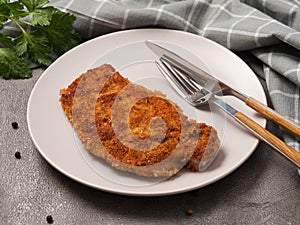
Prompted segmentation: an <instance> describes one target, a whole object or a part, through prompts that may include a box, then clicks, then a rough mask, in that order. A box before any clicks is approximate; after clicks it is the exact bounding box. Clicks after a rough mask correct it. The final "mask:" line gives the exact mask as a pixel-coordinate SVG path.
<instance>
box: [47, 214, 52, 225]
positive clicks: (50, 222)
mask: <svg viewBox="0 0 300 225" xmlns="http://www.w3.org/2000/svg"><path fill="white" fill-rule="evenodd" d="M46 220H47V223H49V224H52V223H53V217H52V216H51V215H48V216H47V217H46Z"/></svg>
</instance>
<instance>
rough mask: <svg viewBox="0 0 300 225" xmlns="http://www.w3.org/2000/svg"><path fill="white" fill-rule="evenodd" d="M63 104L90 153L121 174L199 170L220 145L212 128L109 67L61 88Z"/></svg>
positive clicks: (160, 95) (96, 69)
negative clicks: (123, 172)
mask: <svg viewBox="0 0 300 225" xmlns="http://www.w3.org/2000/svg"><path fill="white" fill-rule="evenodd" d="M60 103H61V106H62V108H63V110H64V112H65V114H66V116H67V117H68V119H69V121H70V123H71V124H72V126H73V127H74V129H75V131H76V133H77V135H78V137H79V139H80V140H81V142H82V144H83V146H84V147H85V148H86V150H88V151H89V152H91V153H93V154H94V155H96V156H98V157H100V158H102V159H104V160H106V161H107V162H108V163H109V164H110V165H112V166H113V167H115V168H117V169H119V170H122V171H128V172H132V173H135V174H138V175H141V176H171V175H173V174H176V173H177V172H178V171H179V170H180V169H182V167H184V166H185V167H186V168H188V169H190V170H192V171H198V170H199V168H200V167H201V166H202V165H203V164H205V162H207V161H209V160H210V159H211V158H212V157H213V155H214V153H215V152H216V151H218V149H219V147H220V141H219V139H218V136H217V132H216V130H215V129H214V128H213V127H211V126H209V125H206V124H205V123H197V122H196V121H194V120H188V118H187V117H186V116H185V115H184V114H183V112H182V110H181V109H180V108H179V107H178V106H177V105H175V104H174V103H173V102H171V101H170V100H168V99H167V98H166V97H165V96H164V95H163V94H162V93H161V92H158V91H151V90H148V89H146V88H144V87H142V86H140V85H137V84H133V83H132V82H130V81H129V80H128V79H126V78H124V77H122V76H121V75H120V74H119V73H118V72H116V71H115V69H114V68H113V67H112V66H111V65H108V64H104V65H102V66H100V67H97V68H95V69H90V70H88V71H87V72H85V73H83V74H81V75H80V76H79V77H78V78H77V79H75V80H74V81H73V82H72V83H71V84H70V85H69V86H68V87H67V88H64V89H62V90H60Z"/></svg>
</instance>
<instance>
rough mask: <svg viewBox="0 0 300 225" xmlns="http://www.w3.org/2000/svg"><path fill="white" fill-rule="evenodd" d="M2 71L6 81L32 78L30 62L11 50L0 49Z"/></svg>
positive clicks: (0, 68) (0, 67)
mask: <svg viewBox="0 0 300 225" xmlns="http://www.w3.org/2000/svg"><path fill="white" fill-rule="evenodd" d="M0 71H1V75H2V77H3V78H4V79H9V78H29V77H31V76H32V75H31V71H30V69H29V63H28V61H27V60H26V59H24V58H20V57H19V56H17V54H16V52H15V51H14V50H13V49H9V48H0Z"/></svg>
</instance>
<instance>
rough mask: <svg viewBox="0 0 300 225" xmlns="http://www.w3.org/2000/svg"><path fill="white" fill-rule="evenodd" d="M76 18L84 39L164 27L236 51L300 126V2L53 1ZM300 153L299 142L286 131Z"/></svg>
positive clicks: (286, 137)
mask: <svg viewBox="0 0 300 225" xmlns="http://www.w3.org/2000/svg"><path fill="white" fill-rule="evenodd" d="M50 3H51V4H52V5H54V6H56V7H59V8H61V9H64V10H66V11H69V12H71V13H73V14H75V15H76V17H77V20H76V22H75V28H76V29H77V30H78V31H79V32H80V33H81V34H82V36H83V37H84V38H85V39H90V38H93V37H96V36H99V35H102V34H105V33H109V32H113V31H117V30H124V29H132V28H144V27H161V28H169V29H177V30H184V31H186V32H191V33H195V34H198V35H201V36H204V37H206V38H209V39H211V40H214V41H216V42H218V43H220V44H221V45H223V46H225V47H227V48H229V49H231V50H232V51H234V52H236V53H237V54H238V55H239V56H241V58H243V59H244V60H245V62H246V63H248V65H249V66H250V67H251V68H252V69H253V70H254V71H255V73H256V74H257V75H259V76H260V77H262V78H264V79H265V80H266V83H267V88H268V91H269V94H270V96H271V101H272V105H273V107H274V108H275V110H277V111H279V112H281V113H282V114H284V115H287V116H288V117H290V118H291V119H293V120H295V121H296V122H298V123H299V122H300V115H299V111H300V98H299V96H300V92H299V87H300V0H177V1H176V0H147V1H146V0H52V1H50ZM283 138H284V140H285V141H286V143H287V144H289V145H291V146H292V147H294V148H295V149H297V150H298V151H300V146H299V139H296V138H295V137H294V136H292V135H289V134H288V133H286V132H284V131H283Z"/></svg>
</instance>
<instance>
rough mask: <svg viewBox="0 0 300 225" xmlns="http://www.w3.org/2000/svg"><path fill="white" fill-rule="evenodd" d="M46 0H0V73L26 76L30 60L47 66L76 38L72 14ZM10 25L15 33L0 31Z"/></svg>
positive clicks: (77, 41) (77, 36) (29, 71)
mask: <svg viewBox="0 0 300 225" xmlns="http://www.w3.org/2000/svg"><path fill="white" fill-rule="evenodd" d="M48 2H49V0H17V1H10V0H0V76H2V77H3V78H5V79H10V78H29V77H31V76H32V74H31V70H30V67H29V65H30V63H31V62H33V63H37V64H40V65H45V66H49V65H50V64H51V63H52V61H53V60H54V59H55V58H56V57H57V56H59V55H61V54H63V53H64V52H66V51H67V50H69V49H70V48H72V47H74V46H76V45H77V44H78V43H79V42H80V36H79V34H78V33H76V31H75V30H74V28H73V27H72V25H73V23H74V21H75V16H74V15H71V14H70V13H65V12H62V11H60V10H59V9H57V8H55V7H52V6H47V3H48ZM8 24H9V26H12V25H14V26H15V27H16V28H17V29H18V30H19V33H18V35H16V36H14V37H12V36H9V35H8V34H5V33H4V32H2V30H3V29H4V28H5V27H6V26H8Z"/></svg>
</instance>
